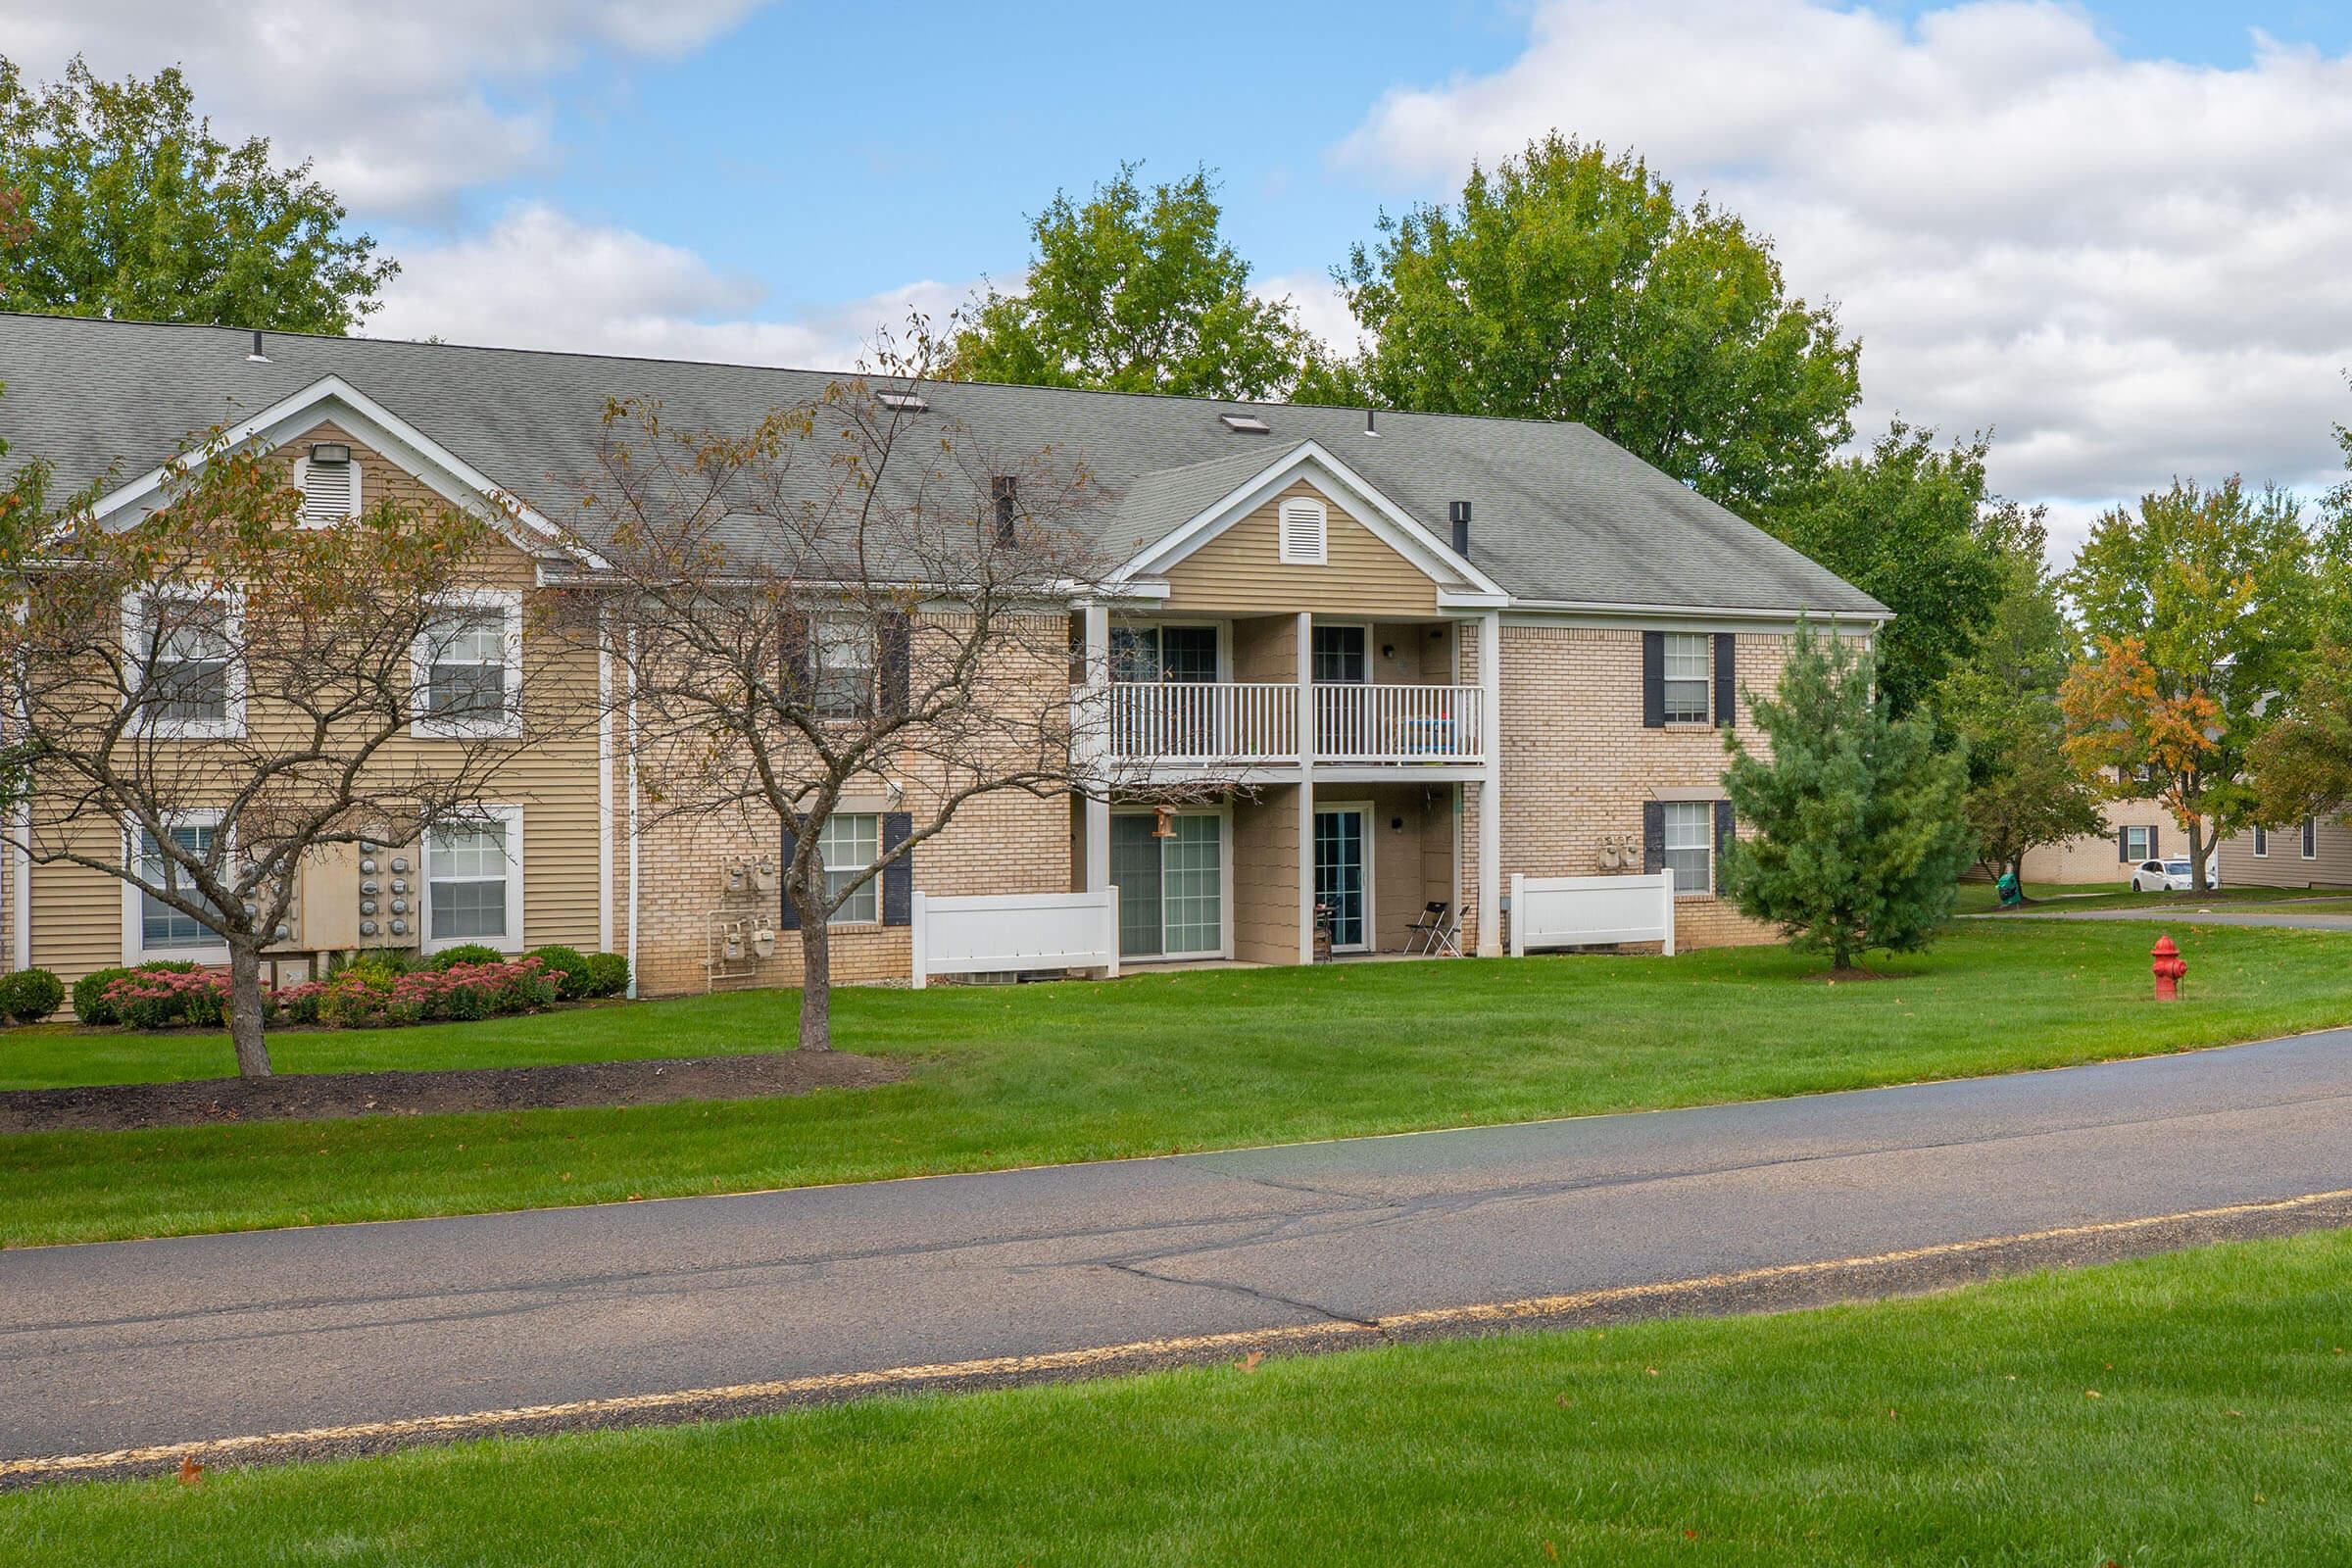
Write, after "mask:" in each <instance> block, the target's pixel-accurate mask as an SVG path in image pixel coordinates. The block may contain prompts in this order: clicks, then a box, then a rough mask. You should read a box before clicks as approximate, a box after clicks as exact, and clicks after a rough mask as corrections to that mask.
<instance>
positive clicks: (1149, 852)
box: [1110, 812, 1169, 958]
mask: <svg viewBox="0 0 2352 1568" xmlns="http://www.w3.org/2000/svg"><path fill="white" fill-rule="evenodd" d="M1160 842H1161V841H1160V840H1158V839H1155V838H1153V837H1152V817H1150V816H1149V815H1137V814H1135V813H1133V812H1121V813H1119V814H1116V815H1114V816H1112V817H1111V819H1110V885H1111V886H1112V887H1115V888H1117V889H1118V890H1119V955H1120V956H1122V957H1128V958H1146V957H1157V956H1160V955H1161V954H1163V953H1166V952H1168V951H1169V950H1168V948H1167V947H1166V946H1165V945H1164V938H1163V935H1162V931H1163V921H1162V912H1163V911H1162V906H1161V892H1162V888H1161V861H1160V853H1159V846H1160Z"/></svg>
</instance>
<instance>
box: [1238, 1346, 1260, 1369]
mask: <svg viewBox="0 0 2352 1568" xmlns="http://www.w3.org/2000/svg"><path fill="white" fill-rule="evenodd" d="M1265 1358H1266V1352H1265V1351H1263V1350H1251V1351H1250V1353H1249V1354H1248V1355H1245V1356H1243V1357H1242V1358H1241V1359H1240V1360H1239V1361H1236V1362H1234V1363H1233V1364H1234V1365H1235V1366H1238V1367H1240V1368H1241V1369H1242V1370H1243V1371H1245V1372H1254V1371H1256V1370H1257V1363H1258V1362H1260V1361H1263V1360H1264V1359H1265Z"/></svg>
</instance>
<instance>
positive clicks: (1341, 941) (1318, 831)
mask: <svg viewBox="0 0 2352 1568" xmlns="http://www.w3.org/2000/svg"><path fill="white" fill-rule="evenodd" d="M1368 815H1369V812H1368V811H1367V809H1365V808H1363V807H1361V806H1332V807H1317V808H1316V809H1315V902H1316V903H1317V904H1319V905H1321V906H1323V907H1325V908H1326V909H1328V910H1330V911H1331V914H1330V919H1331V946H1332V949H1333V951H1334V952H1338V953H1347V952H1350V951H1353V952H1359V953H1360V952H1362V951H1364V950H1366V949H1368V948H1370V947H1371V946H1372V936H1371V932H1372V926H1371V918H1372V908H1371V903H1372V877H1371V872H1370V869H1369V867H1368V866H1367V864H1366V861H1365V857H1366V854H1367V851H1366V848H1365V837H1366V833H1365V830H1366V827H1367V821H1366V819H1367V817H1368Z"/></svg>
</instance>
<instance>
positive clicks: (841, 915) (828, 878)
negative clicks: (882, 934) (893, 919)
mask: <svg viewBox="0 0 2352 1568" xmlns="http://www.w3.org/2000/svg"><path fill="white" fill-rule="evenodd" d="M816 853H817V857H818V858H819V859H821V860H822V861H823V862H824V867H825V896H826V897H827V898H831V897H833V896H834V895H836V894H838V893H840V892H841V890H842V889H843V888H845V887H847V886H849V885H850V883H852V882H853V881H855V880H857V877H858V873H859V872H861V871H863V870H864V869H865V868H866V867H867V866H869V865H871V864H873V863H874V861H875V860H876V859H878V858H880V857H881V854H882V818H881V817H880V816H879V815H878V814H876V813H874V812H872V811H836V812H834V813H833V814H832V815H831V816H828V817H826V818H825V820H824V821H823V822H822V823H821V824H819V825H818V827H817V830H816ZM833 918H834V919H836V920H840V921H844V922H849V921H857V920H879V919H881V918H882V879H881V878H880V877H875V878H873V879H872V880H870V881H868V882H867V883H866V884H865V886H863V887H861V888H859V889H858V891H857V892H855V893H853V894H851V895H850V896H849V898H848V899H847V900H846V901H845V902H844V903H843V904H842V906H841V907H840V908H838V909H836V910H834V911H833Z"/></svg>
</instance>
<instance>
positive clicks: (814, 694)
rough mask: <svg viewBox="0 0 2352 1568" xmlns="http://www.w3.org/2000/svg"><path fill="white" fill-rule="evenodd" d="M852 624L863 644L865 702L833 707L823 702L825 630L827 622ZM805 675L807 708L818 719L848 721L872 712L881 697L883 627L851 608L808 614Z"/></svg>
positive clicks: (869, 714)
mask: <svg viewBox="0 0 2352 1568" xmlns="http://www.w3.org/2000/svg"><path fill="white" fill-rule="evenodd" d="M828 623H830V624H832V625H836V626H852V627H855V628H856V629H857V630H858V634H859V639H860V641H862V642H863V643H864V645H865V657H866V662H865V692H866V706H865V707H863V708H852V709H847V710H842V711H836V710H833V709H829V708H826V707H825V706H824V705H823V687H824V678H825V652H824V647H825V643H824V632H823V627H824V626H825V625H826V624H828ZM808 661H809V669H808V679H809V711H811V712H812V713H813V714H814V715H815V716H816V717H817V718H818V719H819V720H821V721H823V722H827V723H847V722H849V721H850V720H852V719H858V718H867V717H870V716H872V713H873V711H874V708H875V706H876V705H879V704H880V702H881V701H882V628H881V627H880V626H878V625H877V624H875V622H874V620H873V619H872V617H870V616H867V615H862V614H859V613H858V612H857V611H854V610H828V611H820V612H819V613H816V614H814V615H811V616H809V647H808Z"/></svg>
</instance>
